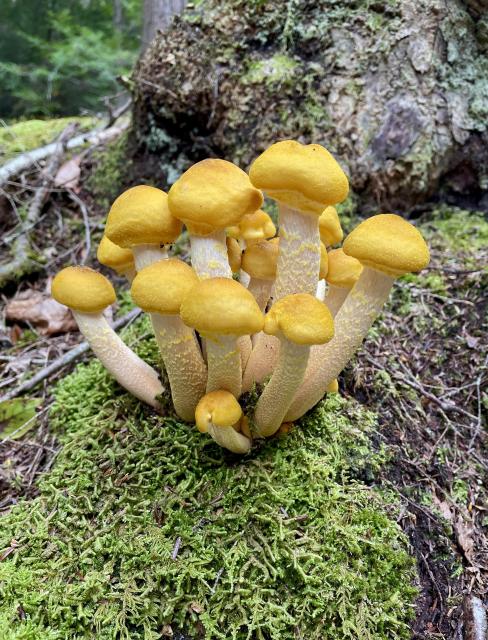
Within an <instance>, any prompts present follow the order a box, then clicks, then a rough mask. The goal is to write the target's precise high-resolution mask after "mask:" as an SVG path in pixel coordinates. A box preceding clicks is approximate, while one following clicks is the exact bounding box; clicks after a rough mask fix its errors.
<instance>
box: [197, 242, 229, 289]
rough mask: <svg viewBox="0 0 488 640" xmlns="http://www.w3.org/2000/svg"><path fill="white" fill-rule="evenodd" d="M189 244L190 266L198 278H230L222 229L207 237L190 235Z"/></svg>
mask: <svg viewBox="0 0 488 640" xmlns="http://www.w3.org/2000/svg"><path fill="white" fill-rule="evenodd" d="M190 244H191V266H192V267H193V268H194V269H195V271H196V272H197V275H198V277H199V278H201V279H202V280H206V279H208V278H232V271H231V268H230V266H229V260H228V257H227V244H226V239H225V230H224V229H218V230H217V231H214V232H213V233H210V234H209V235H208V236H197V235H194V234H190Z"/></svg>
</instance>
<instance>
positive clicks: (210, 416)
mask: <svg viewBox="0 0 488 640" xmlns="http://www.w3.org/2000/svg"><path fill="white" fill-rule="evenodd" d="M195 422H196V425H197V428H198V430H199V431H200V432H201V433H208V434H209V435H210V436H211V437H212V438H213V439H214V440H215V442H217V443H218V444H219V445H220V446H221V447H224V448H225V449H228V450H229V451H232V452H233V453H240V454H243V453H247V452H248V451H249V449H250V448H251V444H252V441H251V434H250V432H249V430H248V429H247V424H246V422H245V418H243V416H242V409H241V407H240V405H239V403H238V402H237V400H236V399H235V397H234V396H233V395H232V393H229V392H228V391H226V390H224V389H218V390H216V391H211V392H210V393H207V394H206V395H205V396H204V397H203V398H202V399H201V400H200V402H199V403H198V405H197V408H196V409H195ZM246 434H247V435H246Z"/></svg>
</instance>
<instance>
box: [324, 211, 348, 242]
mask: <svg viewBox="0 0 488 640" xmlns="http://www.w3.org/2000/svg"><path fill="white" fill-rule="evenodd" d="M319 231H320V239H321V240H322V242H323V243H324V244H325V246H326V247H332V246H333V245H334V244H339V242H342V239H343V237H344V232H343V231H342V227H341V223H340V220H339V216H338V215H337V210H336V208H335V207H327V208H326V209H324V211H322V213H321V214H320V218H319Z"/></svg>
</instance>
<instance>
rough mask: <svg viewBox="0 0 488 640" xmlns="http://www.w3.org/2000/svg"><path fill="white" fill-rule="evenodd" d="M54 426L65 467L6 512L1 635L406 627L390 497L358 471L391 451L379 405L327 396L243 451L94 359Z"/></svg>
mask: <svg viewBox="0 0 488 640" xmlns="http://www.w3.org/2000/svg"><path fill="white" fill-rule="evenodd" d="M144 330H145V326H144V322H142V323H139V325H138V326H133V327H132V328H131V329H130V330H129V331H128V332H127V334H126V338H127V339H128V340H129V342H130V339H131V338H132V340H134V338H135V336H137V335H138V334H139V335H140V334H141V332H144ZM138 346H139V350H140V351H141V350H142V351H143V352H145V355H146V357H147V359H150V355H151V354H152V355H153V354H154V344H153V341H152V340H145V341H141V342H140V343H139V345H138ZM51 423H52V425H51V426H52V428H53V429H55V430H56V431H57V432H58V433H59V434H60V440H61V442H62V444H63V445H64V446H63V448H62V450H61V452H60V454H59V456H58V458H57V460H56V463H55V465H54V467H53V470H52V471H51V472H50V473H49V474H47V475H46V476H45V478H44V480H43V481H42V482H41V485H40V495H39V497H38V498H36V499H35V500H33V501H25V502H22V503H20V504H19V505H18V506H17V507H15V508H14V509H13V510H12V511H11V512H10V514H8V515H7V516H5V517H4V519H3V520H2V522H1V524H2V527H1V532H0V549H3V550H4V551H3V556H2V552H1V551H0V558H2V557H4V560H3V562H0V601H1V602H2V605H1V607H0V637H2V638H5V639H6V640H7V639H8V640H13V639H15V640H18V639H19V640H20V638H22V639H23V640H24V639H28V640H33V639H39V640H40V639H41V638H42V640H54V639H58V638H59V639H61V638H63V639H64V638H88V637H97V638H99V639H105V638H106V639H108V638H130V639H131V640H135V639H137V638H141V639H142V638H144V639H148V638H161V637H163V636H164V635H171V632H172V631H173V632H174V633H176V632H177V630H183V631H185V632H188V633H191V634H192V635H193V636H194V637H197V636H200V635H202V636H203V634H205V637H206V638H235V639H244V638H257V639H263V640H264V639H272V640H275V639H276V640H278V639H280V640H286V639H290V640H291V639H295V638H307V639H314V638H315V639H319V638H320V639H321V640H326V639H328V638H330V639H337V638H351V639H352V638H354V639H355V640H356V639H358V638H365V639H366V638H371V639H377V640H379V639H382V638H385V639H386V638H388V639H389V640H390V639H395V638H407V637H409V631H408V621H409V619H410V616H411V612H412V601H413V598H414V596H415V589H414V588H413V587H412V586H411V585H412V578H413V572H412V561H411V559H410V558H409V556H408V554H407V551H406V543H405V539H404V537H403V535H402V534H401V532H400V529H399V527H398V526H397V524H396V522H395V519H394V515H395V513H394V511H395V507H394V505H393V506H392V505H390V504H389V503H390V502H391V501H392V498H391V496H390V495H386V494H381V493H379V492H378V491H377V490H375V489H372V488H370V487H368V486H367V485H366V484H364V482H365V480H366V479H367V478H370V477H371V476H372V473H373V472H375V471H376V470H377V469H378V467H379V465H380V464H381V463H382V462H383V461H384V458H385V455H384V452H383V451H379V452H378V451H375V452H373V451H372V450H371V447H370V444H369V442H370V435H371V433H372V432H373V431H374V429H375V424H376V422H375V416H374V414H372V413H369V412H367V411H365V410H364V409H361V408H360V407H359V406H358V405H357V404H355V403H353V402H351V401H345V400H343V399H341V398H339V397H338V396H335V397H334V396H331V397H329V398H328V399H327V400H326V401H324V402H322V403H321V404H320V405H319V406H318V408H316V409H315V410H314V411H313V412H312V413H311V414H309V416H307V417H306V419H304V420H302V421H301V423H300V424H299V425H298V427H297V428H295V429H294V430H293V431H292V432H291V434H289V435H288V436H287V437H284V438H281V439H273V440H271V441H269V442H266V443H265V444H263V445H262V446H260V447H259V448H257V449H255V450H253V452H252V454H251V455H249V456H247V457H245V458H237V457H233V456H232V455H231V454H228V453H226V452H224V451H223V450H221V449H219V448H218V446H217V445H215V443H214V442H213V441H212V440H211V439H207V438H205V437H203V436H202V435H201V434H199V433H198V432H197V431H196V429H195V428H194V427H192V426H190V425H186V424H181V423H179V422H178V421H177V420H175V419H174V418H172V417H166V418H160V417H157V416H155V415H153V414H151V413H149V412H147V411H146V410H145V409H144V408H143V407H141V405H140V404H139V403H138V402H137V401H135V400H133V399H131V398H129V397H128V396H126V395H124V394H122V393H121V391H120V390H119V389H118V388H117V387H116V385H115V383H113V382H112V381H111V380H110V379H109V377H108V376H107V375H106V374H105V373H104V372H103V370H102V368H101V367H100V366H99V365H98V363H96V362H91V363H90V364H88V365H82V366H80V367H79V368H78V369H77V371H76V372H75V373H74V374H72V375H70V376H68V377H67V378H65V379H64V380H63V381H62V382H61V383H60V384H59V386H58V389H57V394H56V404H55V406H54V408H53V411H52V416H51ZM6 553H7V557H5V554H6Z"/></svg>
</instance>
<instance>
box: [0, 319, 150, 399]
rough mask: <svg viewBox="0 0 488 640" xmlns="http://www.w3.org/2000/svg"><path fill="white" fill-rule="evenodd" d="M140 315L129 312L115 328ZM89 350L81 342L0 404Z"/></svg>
mask: <svg viewBox="0 0 488 640" xmlns="http://www.w3.org/2000/svg"><path fill="white" fill-rule="evenodd" d="M140 313H141V310H140V309H138V308H136V309H132V311H129V313H127V314H126V315H125V316H123V317H122V318H119V319H118V320H116V321H115V322H114V326H113V328H114V329H115V330H117V329H120V328H122V327H124V326H125V325H127V324H129V322H132V321H133V320H135V318H137V316H138V315H139V314H140ZM89 348H90V345H89V344H88V342H80V344H79V345H78V346H76V347H75V348H74V349H71V350H70V351H68V352H67V353H65V354H63V355H62V356H60V357H59V358H56V360H53V361H52V362H51V364H49V365H48V366H47V367H45V368H44V369H41V370H40V371H38V372H37V373H36V374H35V375H34V376H32V378H30V379H29V380H26V381H25V382H23V383H22V384H20V385H19V386H18V387H16V388H15V389H12V390H11V391H8V392H7V393H6V394H5V395H3V396H1V397H0V402H4V401H5V400H12V398H15V397H17V396H18V395H20V394H22V393H25V392H26V391H30V390H31V389H33V388H34V387H35V386H37V385H38V384H39V383H40V382H42V381H43V380H45V379H46V378H48V377H49V376H51V375H52V374H53V373H56V372H57V371H59V370H60V369H62V368H63V367H65V366H66V365H68V364H70V363H71V362H73V361H74V360H77V359H78V358H79V357H80V356H81V355H83V354H84V353H86V352H87V351H88V349H89Z"/></svg>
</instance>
